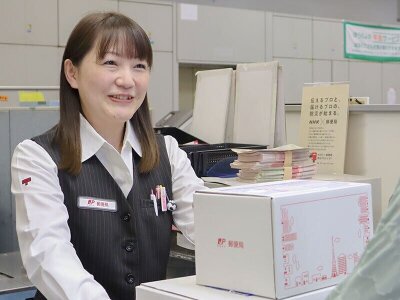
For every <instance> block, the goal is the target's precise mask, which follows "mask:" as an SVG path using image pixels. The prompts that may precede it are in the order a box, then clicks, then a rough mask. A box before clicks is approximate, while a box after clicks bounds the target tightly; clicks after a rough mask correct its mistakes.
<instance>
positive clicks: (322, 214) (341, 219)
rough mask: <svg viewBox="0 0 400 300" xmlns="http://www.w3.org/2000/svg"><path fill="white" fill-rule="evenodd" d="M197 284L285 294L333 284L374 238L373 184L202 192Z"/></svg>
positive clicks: (287, 184)
mask: <svg viewBox="0 0 400 300" xmlns="http://www.w3.org/2000/svg"><path fill="white" fill-rule="evenodd" d="M194 213H195V232H196V245H195V254H196V280H197V283H198V284H202V285H208V286H214V287H219V288H224V289H229V290H236V291H240V292H247V293H251V294H255V295H259V296H263V297H268V298H272V299H283V298H287V297H291V296H294V295H299V294H302V293H306V292H309V291H313V290H317V289H321V288H324V287H328V286H334V285H336V284H337V283H339V282H340V281H341V280H342V279H343V278H345V276H346V275H347V274H349V273H351V271H352V270H353V268H354V266H355V265H356V264H357V263H358V261H359V259H360V257H361V254H362V252H363V250H364V248H365V246H366V244H367V243H368V241H369V240H370V239H371V237H372V206H371V186H370V184H366V183H353V182H337V181H317V180H288V181H279V182H270V183H260V184H252V185H242V186H234V187H227V188H219V189H213V190H209V191H202V192H196V193H195V195H194Z"/></svg>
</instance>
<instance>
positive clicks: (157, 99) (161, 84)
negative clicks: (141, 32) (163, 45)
mask: <svg viewBox="0 0 400 300" xmlns="http://www.w3.org/2000/svg"><path fill="white" fill-rule="evenodd" d="M153 54H154V62H153V69H152V70H151V73H150V85H149V91H148V98H149V102H150V108H151V114H152V119H153V123H154V124H155V123H156V122H157V121H158V120H160V119H161V118H162V117H163V116H165V115H166V114H167V113H169V112H170V111H172V110H174V109H173V77H172V73H173V70H172V68H173V67H172V66H173V57H172V53H170V52H154V53H153Z"/></svg>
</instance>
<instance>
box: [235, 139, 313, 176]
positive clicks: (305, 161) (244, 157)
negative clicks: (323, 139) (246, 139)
mask: <svg viewBox="0 0 400 300" xmlns="http://www.w3.org/2000/svg"><path fill="white" fill-rule="evenodd" d="M232 150H233V151H235V152H236V153H237V155H238V158H237V160H235V161H234V162H233V163H231V167H232V168H234V169H239V172H238V177H237V179H238V180H240V181H244V182H266V181H277V180H286V179H309V178H312V177H313V176H314V175H315V174H316V172H317V164H316V162H315V160H316V153H310V150H309V149H308V148H304V147H299V146H296V145H292V144H289V145H284V146H280V147H277V148H271V149H253V150H251V149H232Z"/></svg>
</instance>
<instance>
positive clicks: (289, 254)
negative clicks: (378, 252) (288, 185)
mask: <svg viewBox="0 0 400 300" xmlns="http://www.w3.org/2000/svg"><path fill="white" fill-rule="evenodd" d="M349 197H350V198H353V199H354V201H349ZM341 200H343V203H341V204H342V206H340V209H344V207H343V205H344V206H345V207H346V209H348V210H349V211H354V215H355V219H354V220H355V223H358V226H354V227H353V229H352V230H350V229H349V230H346V229H345V228H342V227H341V224H340V220H339V219H337V216H339V215H340V214H338V213H333V212H332V211H330V210H328V209H326V207H330V209H334V207H335V206H333V205H330V206H326V201H341ZM345 201H346V202H345ZM324 208H325V209H324ZM280 212H281V216H280V217H281V222H280V224H281V243H282V246H281V247H280V249H281V250H282V252H281V255H282V269H281V270H282V271H281V274H282V277H283V278H282V279H283V281H282V282H283V286H284V289H285V290H288V289H293V288H298V287H301V286H307V285H310V286H312V285H314V284H317V285H318V284H319V283H320V282H323V281H330V280H333V279H335V278H337V277H340V276H346V275H347V274H349V273H351V270H353V268H354V267H355V266H356V265H357V263H358V262H359V260H360V256H361V253H359V252H358V251H352V249H349V247H348V245H349V241H351V240H352V239H354V240H356V239H357V240H360V241H362V243H363V244H364V245H366V244H367V243H368V241H369V240H370V236H371V234H372V233H371V228H370V221H371V220H370V211H369V207H368V196H367V195H366V194H356V195H345V196H341V197H334V198H328V199H319V200H315V201H304V202H301V201H299V203H290V204H285V205H282V206H280ZM303 214H304V215H307V216H309V218H308V219H307V218H304V217H303ZM311 216H312V217H311ZM296 220H299V221H297V222H296ZM318 227H324V228H331V232H330V233H331V234H330V235H329V236H324V235H323V234H319V233H320V232H321V231H319V230H317V229H316V228H318ZM313 228H315V230H314V232H315V236H314V238H317V241H318V242H317V243H315V244H312V245H311V244H309V243H307V241H309V239H307V237H306V236H305V235H304V236H303V235H301V233H307V234H313ZM322 233H324V234H326V233H327V231H322ZM344 244H345V245H347V248H344V247H342V245H344ZM350 244H351V243H350ZM297 251H300V252H303V255H302V256H301V259H299V256H298V255H297ZM327 251H330V255H321V254H323V253H326V254H328V253H327ZM304 253H308V255H304ZM314 253H315V254H317V253H318V254H319V257H316V256H314ZM329 257H330V262H329V261H328V260H327V259H326V258H329ZM316 258H317V259H316ZM318 261H320V262H319V263H317V262H318Z"/></svg>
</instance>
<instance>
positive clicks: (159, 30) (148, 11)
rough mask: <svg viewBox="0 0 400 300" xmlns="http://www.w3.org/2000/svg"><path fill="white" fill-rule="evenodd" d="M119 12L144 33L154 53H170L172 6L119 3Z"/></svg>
mask: <svg viewBox="0 0 400 300" xmlns="http://www.w3.org/2000/svg"><path fill="white" fill-rule="evenodd" d="M119 11H120V12H121V13H123V14H125V15H127V16H129V17H131V18H132V19H133V20H135V21H136V22H137V23H139V24H140V25H141V26H142V27H143V29H144V30H145V31H146V33H147V35H148V36H149V38H150V41H151V43H152V47H153V50H155V51H170V52H172V48H173V47H172V41H173V24H172V21H173V7H172V5H170V4H169V5H159V4H145V3H134V2H125V1H120V2H119Z"/></svg>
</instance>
